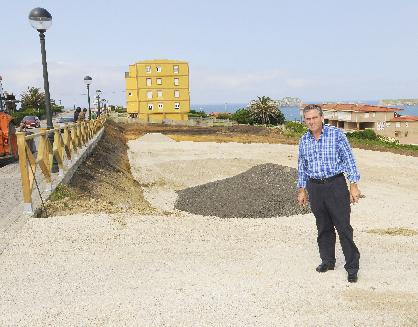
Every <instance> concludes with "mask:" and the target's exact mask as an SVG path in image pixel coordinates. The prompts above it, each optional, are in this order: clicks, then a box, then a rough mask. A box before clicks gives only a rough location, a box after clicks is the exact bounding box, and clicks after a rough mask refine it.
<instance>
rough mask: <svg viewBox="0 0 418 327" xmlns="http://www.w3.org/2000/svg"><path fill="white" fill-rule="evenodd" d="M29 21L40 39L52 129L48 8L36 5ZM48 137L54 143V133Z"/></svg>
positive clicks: (48, 123)
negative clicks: (46, 46)
mask: <svg viewBox="0 0 418 327" xmlns="http://www.w3.org/2000/svg"><path fill="white" fill-rule="evenodd" d="M29 21H30V24H31V25H32V27H33V28H34V29H35V30H37V31H38V32H39V39H40V41H41V54H42V67H43V77H44V90H45V114H46V128H47V129H48V130H51V129H54V126H53V125H52V114H51V97H50V95H49V81H48V67H47V63H46V50H45V32H46V30H47V29H48V28H50V27H51V25H52V16H51V14H50V13H49V12H48V10H46V9H44V8H39V7H38V8H34V9H32V10H31V11H30V13H29ZM48 138H49V140H50V143H51V145H52V144H53V143H54V134H53V133H48ZM51 171H52V172H53V173H56V172H58V163H57V161H56V159H55V157H54V160H53V163H52V170H51Z"/></svg>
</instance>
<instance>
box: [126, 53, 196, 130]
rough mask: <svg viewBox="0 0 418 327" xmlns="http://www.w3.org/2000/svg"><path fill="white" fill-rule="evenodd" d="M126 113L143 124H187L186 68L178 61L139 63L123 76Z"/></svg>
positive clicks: (182, 62)
mask: <svg viewBox="0 0 418 327" xmlns="http://www.w3.org/2000/svg"><path fill="white" fill-rule="evenodd" d="M125 82H126V102H127V112H128V114H129V115H130V116H131V117H138V118H139V119H141V120H145V121H147V122H153V121H154V122H155V121H162V120H163V119H171V120H188V114H189V112H190V95H189V64H188V63H187V62H185V61H179V60H167V59H160V60H143V61H138V62H137V63H135V64H132V65H129V71H128V72H126V73H125Z"/></svg>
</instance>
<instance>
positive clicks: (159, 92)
mask: <svg viewBox="0 0 418 327" xmlns="http://www.w3.org/2000/svg"><path fill="white" fill-rule="evenodd" d="M157 97H158V98H162V97H163V91H161V90H158V91H157Z"/></svg>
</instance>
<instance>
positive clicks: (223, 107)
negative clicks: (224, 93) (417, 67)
mask: <svg viewBox="0 0 418 327" xmlns="http://www.w3.org/2000/svg"><path fill="white" fill-rule="evenodd" d="M324 102H327V101H309V102H308V101H306V102H304V103H307V104H309V103H324ZM329 102H331V101H329ZM341 102H342V103H363V104H370V105H377V104H378V103H379V101H377V100H366V101H341ZM247 105H248V104H247V103H221V104H191V105H190V108H191V109H193V110H196V111H204V112H206V113H208V114H209V113H211V112H228V113H234V112H235V111H237V110H238V109H241V108H245V107H246V106H247ZM396 108H399V109H401V110H400V111H399V112H398V113H399V114H400V115H403V116H418V105H416V106H396ZM280 111H281V112H282V113H283V115H284V117H285V119H286V120H287V121H301V117H300V116H299V107H281V108H280Z"/></svg>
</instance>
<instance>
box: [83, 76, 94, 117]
mask: <svg viewBox="0 0 418 327" xmlns="http://www.w3.org/2000/svg"><path fill="white" fill-rule="evenodd" d="M92 80H93V79H92V78H91V77H90V76H86V77H84V83H85V84H86V85H87V100H88V102H89V120H91V108H90V84H91V81H92Z"/></svg>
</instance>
